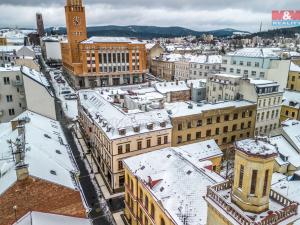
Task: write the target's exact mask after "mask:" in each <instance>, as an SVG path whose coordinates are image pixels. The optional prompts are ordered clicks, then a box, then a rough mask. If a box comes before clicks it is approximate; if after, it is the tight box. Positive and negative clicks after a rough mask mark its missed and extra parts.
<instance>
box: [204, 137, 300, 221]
mask: <svg viewBox="0 0 300 225" xmlns="http://www.w3.org/2000/svg"><path fill="white" fill-rule="evenodd" d="M235 147H236V153H235V164H234V180H233V181H230V180H228V181H225V182H222V183H219V184H217V185H213V186H211V187H208V189H207V195H206V197H205V199H206V201H207V203H208V211H207V212H208V215H207V224H208V225H215V224H218V225H225V224H226V225H228V224H230V225H231V224H232V225H233V224H249V225H252V224H253V225H254V224H267V225H272V224H280V223H282V224H289V225H291V224H293V223H294V222H295V221H296V220H298V219H299V215H298V203H297V202H294V201H292V200H290V199H288V198H286V197H285V195H282V194H279V193H278V192H276V191H274V190H273V189H271V182H272V173H273V165H274V158H275V157H276V155H277V151H276V147H275V146H273V145H271V144H269V143H267V142H265V141H263V140H252V139H246V140H242V141H238V142H236V144H235ZM225 198H226V200H225ZM229 202H230V203H229ZM270 210H271V211H270ZM266 212H270V213H266ZM271 212H272V213H271Z"/></svg>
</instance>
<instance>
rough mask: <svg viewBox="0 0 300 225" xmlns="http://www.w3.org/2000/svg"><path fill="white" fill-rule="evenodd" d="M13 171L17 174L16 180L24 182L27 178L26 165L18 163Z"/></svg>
mask: <svg viewBox="0 0 300 225" xmlns="http://www.w3.org/2000/svg"><path fill="white" fill-rule="evenodd" d="M15 169H16V174H17V180H25V179H26V178H28V177H29V170H28V164H25V163H24V162H20V163H19V164H18V165H16V167H15Z"/></svg>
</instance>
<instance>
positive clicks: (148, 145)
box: [147, 139, 151, 148]
mask: <svg viewBox="0 0 300 225" xmlns="http://www.w3.org/2000/svg"><path fill="white" fill-rule="evenodd" d="M150 147H151V139H148V140H147V148H150Z"/></svg>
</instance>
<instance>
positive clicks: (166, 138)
mask: <svg viewBox="0 0 300 225" xmlns="http://www.w3.org/2000/svg"><path fill="white" fill-rule="evenodd" d="M164 144H168V136H164Z"/></svg>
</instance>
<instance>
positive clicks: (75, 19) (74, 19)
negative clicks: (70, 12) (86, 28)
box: [73, 16, 80, 26]
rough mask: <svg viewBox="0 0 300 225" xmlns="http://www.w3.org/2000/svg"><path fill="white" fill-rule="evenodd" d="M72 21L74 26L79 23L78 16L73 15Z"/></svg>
mask: <svg viewBox="0 0 300 225" xmlns="http://www.w3.org/2000/svg"><path fill="white" fill-rule="evenodd" d="M73 23H74V25H75V26H78V25H80V17H79V16H74V18H73Z"/></svg>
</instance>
